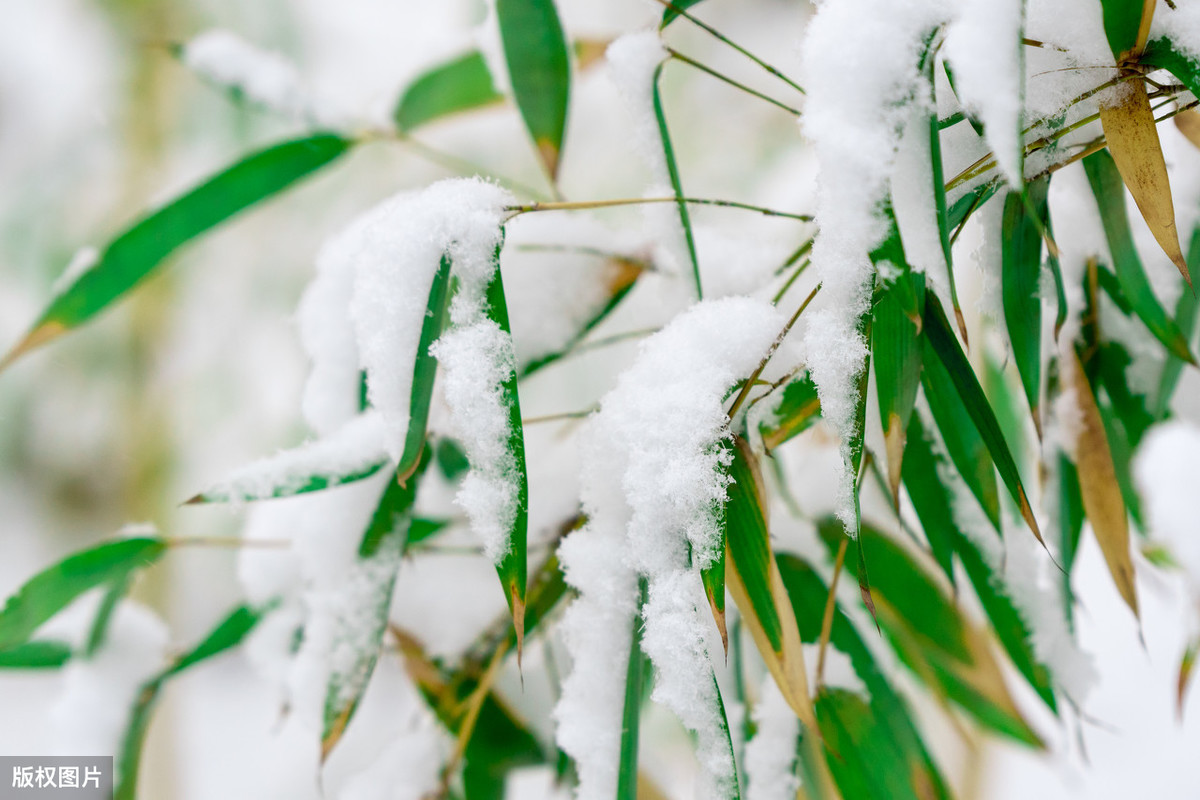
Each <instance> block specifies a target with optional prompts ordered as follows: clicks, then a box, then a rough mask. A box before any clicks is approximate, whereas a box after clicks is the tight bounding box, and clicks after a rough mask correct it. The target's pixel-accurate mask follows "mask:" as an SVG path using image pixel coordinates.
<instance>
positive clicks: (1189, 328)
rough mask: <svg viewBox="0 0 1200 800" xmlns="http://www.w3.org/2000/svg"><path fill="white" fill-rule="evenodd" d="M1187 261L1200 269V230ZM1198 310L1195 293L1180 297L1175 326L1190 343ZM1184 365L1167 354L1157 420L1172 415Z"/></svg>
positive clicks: (1156, 404) (1154, 413) (1154, 408)
mask: <svg viewBox="0 0 1200 800" xmlns="http://www.w3.org/2000/svg"><path fill="white" fill-rule="evenodd" d="M1187 260H1188V264H1189V266H1191V267H1192V268H1194V269H1200V229H1197V230H1196V231H1194V232H1193V233H1192V241H1191V244H1190V245H1189V246H1188V254H1187ZM1198 310H1200V303H1198V302H1197V300H1196V295H1195V293H1193V292H1182V293H1181V294H1180V295H1179V301H1178V302H1177V303H1176V305H1175V324H1177V325H1178V326H1179V329H1180V331H1181V332H1182V333H1183V336H1184V338H1185V339H1186V340H1187V341H1188V342H1192V341H1194V340H1195V337H1196V320H1197V318H1200V314H1198V313H1197V311H1198ZM1183 363H1184V362H1183V360H1182V359H1180V358H1179V357H1178V356H1176V355H1175V354H1174V353H1168V354H1167V361H1166V363H1165V364H1163V369H1162V377H1161V378H1159V381H1158V387H1157V391H1156V392H1155V395H1154V401H1153V404H1152V408H1151V414H1152V416H1153V418H1154V419H1156V420H1162V419H1165V418H1166V417H1167V416H1168V415H1169V413H1170V410H1171V398H1172V397H1173V396H1174V394H1175V387H1176V386H1177V385H1178V384H1179V376H1180V374H1181V373H1182V372H1183Z"/></svg>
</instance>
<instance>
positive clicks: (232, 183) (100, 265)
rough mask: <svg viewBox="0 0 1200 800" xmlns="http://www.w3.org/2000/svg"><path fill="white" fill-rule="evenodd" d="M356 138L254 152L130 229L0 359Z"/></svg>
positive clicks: (88, 312)
mask: <svg viewBox="0 0 1200 800" xmlns="http://www.w3.org/2000/svg"><path fill="white" fill-rule="evenodd" d="M352 144H353V142H351V141H349V140H347V139H344V138H342V137H340V136H336V135H334V134H328V133H322V134H316V135H313V136H308V137H305V138H303V139H295V140H293V141H289V142H284V143H282V144H277V145H274V146H272V147H268V148H266V149H264V150H260V151H258V152H256V153H253V154H251V155H250V156H248V157H246V158H245V159H244V160H242V161H240V162H238V163H237V164H234V165H233V166H232V167H229V168H228V169H226V170H225V171H223V172H221V173H218V174H217V175H215V176H213V177H212V178H209V179H208V180H207V181H206V182H204V183H203V184H201V185H200V186H197V187H196V188H195V189H192V190H191V191H190V192H188V193H186V194H184V195H182V196H181V197H178V198H176V199H175V200H173V201H171V202H170V203H168V204H167V205H166V206H164V207H163V208H161V209H159V210H158V211H155V212H153V213H151V214H150V215H148V216H147V217H145V218H144V219H142V220H141V221H140V222H138V223H136V224H134V225H133V226H132V227H130V228H128V229H127V230H126V231H125V232H124V233H122V234H121V235H120V236H118V237H117V238H116V239H114V240H113V241H112V242H110V243H109V244H108V246H107V247H105V248H104V250H103V252H101V253H100V254H99V256H98V258H97V261H96V263H95V264H93V265H92V266H91V267H90V268H89V269H87V270H86V271H85V272H83V273H82V274H81V275H79V276H78V277H76V278H75V279H74V280H73V281H72V282H71V283H70V284H69V285H68V286H66V288H64V289H63V290H62V291H60V292H59V293H58V294H57V295H56V296H55V297H54V299H53V300H51V302H50V305H49V306H48V307H47V308H46V310H45V311H43V312H42V314H41V316H40V317H38V319H37V321H36V322H35V323H34V325H33V327H32V329H31V330H30V331H29V332H28V333H27V334H26V335H25V338H24V339H23V340H22V341H21V342H20V343H19V344H18V345H17V346H16V347H15V348H14V349H13V350H12V351H11V352H10V353H9V354H8V355H7V356H6V357H5V358H4V360H3V361H2V362H0V366H2V365H4V364H8V363H10V362H12V361H13V360H14V359H16V358H17V357H18V356H20V355H21V354H22V353H25V352H28V351H29V350H32V349H33V348H35V347H37V346H39V345H41V344H44V343H46V342H48V341H50V340H51V339H54V338H56V337H57V336H59V335H61V334H63V333H66V332H67V331H69V330H72V329H74V328H77V327H79V326H80V325H82V324H84V323H85V322H87V321H88V320H90V319H91V318H92V317H93V316H95V315H96V314H98V313H100V312H101V311H103V310H104V309H106V308H108V306H110V305H111V304H112V303H114V302H115V301H116V300H118V299H119V298H120V297H122V296H123V295H124V294H125V293H126V292H128V291H129V290H130V289H132V288H133V287H134V286H135V285H136V284H137V283H138V282H139V281H141V280H142V279H143V278H145V277H146V276H147V275H149V274H150V273H151V272H152V271H153V270H154V268H155V267H157V266H158V265H159V264H160V263H162V261H163V260H164V259H165V258H166V257H167V256H169V255H170V254H171V253H172V252H174V251H175V250H176V249H177V248H178V247H180V246H181V245H183V244H185V243H186V242H188V241H190V240H191V239H194V238H195V237H197V236H199V235H200V234H202V233H204V232H206V231H208V230H209V229H210V228H213V227H215V226H217V225H218V224H220V223H222V222H224V221H225V220H227V219H229V218H230V217H232V216H234V215H235V214H237V213H238V212H239V211H242V210H243V209H245V208H248V207H249V206H252V205H254V204H255V203H257V202H259V201H260V200H263V199H265V198H267V197H270V196H272V195H274V194H278V193H279V192H281V191H283V190H284V189H286V188H287V187H288V186H290V185H292V184H293V183H295V182H296V181H297V180H299V179H300V178H303V177H304V176H306V175H308V174H310V173H312V172H314V171H316V170H318V169H320V168H321V167H323V166H325V165H326V164H328V163H330V162H331V161H333V160H335V159H336V158H337V157H338V156H340V155H342V154H343V153H345V152H346V151H347V150H348V149H349V148H350V146H351V145H352Z"/></svg>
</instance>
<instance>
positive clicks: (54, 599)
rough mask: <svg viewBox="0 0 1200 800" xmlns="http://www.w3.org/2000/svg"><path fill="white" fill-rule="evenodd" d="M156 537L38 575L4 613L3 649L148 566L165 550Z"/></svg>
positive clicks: (118, 544) (73, 558)
mask: <svg viewBox="0 0 1200 800" xmlns="http://www.w3.org/2000/svg"><path fill="white" fill-rule="evenodd" d="M166 549H167V545H166V542H164V541H163V540H162V539H159V538H155V537H138V538H130V539H120V540H118V541H113V542H105V543H104V544H101V545H97V546H96V547H93V548H91V549H89V550H84V551H82V552H79V553H75V554H73V555H70V556H68V557H67V558H65V559H63V560H62V561H60V562H58V563H57V564H54V565H53V566H50V567H47V568H46V569H44V570H42V571H41V572H39V573H38V574H37V575H34V576H33V577H32V578H30V579H29V580H28V581H26V582H25V584H24V585H23V586H22V587H21V588H20V589H18V590H17V592H16V594H14V595H13V596H11V597H9V598H8V601H7V602H5V604H4V608H3V609H0V648H7V647H12V646H13V645H17V644H20V643H22V642H24V641H26V640H27V639H28V638H29V637H30V636H31V635H32V634H33V633H34V631H36V630H37V629H38V628H39V627H40V626H41V625H42V623H44V622H46V620H48V619H50V618H51V617H52V616H54V615H55V614H57V613H58V612H59V611H61V610H63V609H64V608H66V607H67V606H68V605H69V604H70V603H71V602H72V601H73V600H74V599H75V598H77V597H79V596H80V595H81V594H83V593H84V592H86V591H88V590H89V589H94V588H96V587H97V586H102V585H104V584H107V583H112V582H113V581H116V580H119V579H123V578H124V577H125V576H126V575H128V574H130V573H131V572H133V571H134V570H137V569H142V568H144V567H148V566H150V565H151V564H153V563H154V562H156V561H157V560H158V559H159V558H160V557H161V556H162V554H163V553H164V552H165V551H166Z"/></svg>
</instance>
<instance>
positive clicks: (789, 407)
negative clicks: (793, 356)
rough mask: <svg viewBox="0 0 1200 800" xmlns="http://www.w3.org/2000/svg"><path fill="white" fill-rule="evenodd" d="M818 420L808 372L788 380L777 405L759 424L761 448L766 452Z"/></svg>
mask: <svg viewBox="0 0 1200 800" xmlns="http://www.w3.org/2000/svg"><path fill="white" fill-rule="evenodd" d="M820 418H821V400H820V398H819V397H818V396H817V385H816V384H815V383H814V382H813V379H812V377H811V376H810V375H809V374H808V372H803V373H801V374H800V375H798V376H797V377H795V378H793V379H792V380H790V381H788V382H787V384H786V385H784V387H783V391H782V392H781V393H780V397H779V402H778V403H777V404H776V406H775V408H774V409H773V410H772V412H771V413H769V414H767V415H765V416H764V417H763V418H762V419H761V420H759V423H758V433H759V435H760V436H762V440H763V447H764V448H765V449H766V451H767V452H768V453H769V452H771V451H772V450H774V449H775V448H777V447H779V445H781V444H783V443H784V442H786V441H788V440H789V439H791V438H792V437H794V436H799V435H800V434H801V433H804V431H806V430H808V429H809V428H811V427H812V426H813V424H814V423H815V422H816V421H817V420H818V419H820Z"/></svg>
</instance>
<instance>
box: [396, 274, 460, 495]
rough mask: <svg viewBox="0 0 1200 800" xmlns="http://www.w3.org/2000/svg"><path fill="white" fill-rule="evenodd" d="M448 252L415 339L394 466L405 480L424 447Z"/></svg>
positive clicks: (446, 298) (448, 282)
mask: <svg viewBox="0 0 1200 800" xmlns="http://www.w3.org/2000/svg"><path fill="white" fill-rule="evenodd" d="M451 267H452V265H451V262H450V256H449V255H447V254H443V255H442V260H441V263H440V264H438V270H437V272H436V273H435V274H434V276H433V283H432V284H430V287H429V301H428V302H427V303H426V305H425V317H424V319H423V320H422V322H421V338H420V340H419V341H418V342H417V359H416V362H415V363H414V364H413V381H412V393H411V394H410V396H409V402H408V409H409V419H408V432H407V434H406V435H405V438H404V452H403V453H402V454H401V455H400V464H399V466H398V467H397V469H396V475H397V478H398V479H399V480H400V481H406V480H408V476H409V475H411V474H412V473H413V472H414V471H415V470H416V469H417V467H418V465H419V464H420V463H421V455H422V453H423V452H424V450H425V429H426V427H427V426H428V424H429V404H430V402H432V400H433V382H434V379H435V378H436V376H437V358H436V357H434V355H433V354H432V353H431V352H430V348H431V347H432V346H433V343H434V342H436V341H437V339H438V337H439V336H441V335H442V328H443V327H444V326H445V324H446V307H447V304H448V303H449V302H450V295H451V289H450V285H451V280H450V273H451Z"/></svg>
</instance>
